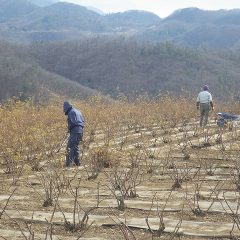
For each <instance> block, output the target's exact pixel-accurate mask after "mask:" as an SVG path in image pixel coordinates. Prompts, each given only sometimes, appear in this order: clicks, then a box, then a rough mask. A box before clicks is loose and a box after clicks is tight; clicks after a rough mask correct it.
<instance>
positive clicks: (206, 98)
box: [197, 85, 214, 127]
mask: <svg viewBox="0 0 240 240" xmlns="http://www.w3.org/2000/svg"><path fill="white" fill-rule="evenodd" d="M197 109H198V110H199V109H200V126H201V127H202V126H206V125H207V123H208V116H209V112H210V110H211V109H212V110H213V109H214V106H213V100H212V95H211V93H210V92H209V87H208V85H205V86H204V87H203V90H202V91H201V92H200V93H199V94H198V97H197Z"/></svg>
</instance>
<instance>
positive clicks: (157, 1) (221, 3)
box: [62, 0, 240, 17]
mask: <svg viewBox="0 0 240 240" xmlns="http://www.w3.org/2000/svg"><path fill="white" fill-rule="evenodd" d="M62 1H63V0H62ZM64 1H68V2H73V3H78V4H81V5H84V6H93V7H96V8H99V9H100V10H102V11H104V12H105V13H108V12H121V11H125V10H130V9H138V10H146V11H151V12H154V13H156V14H158V15H159V16H160V17H166V16H168V15H169V14H171V13H172V12H173V11H174V10H176V9H179V8H186V7H198V8H201V9H209V10H218V9H233V8H240V0H64Z"/></svg>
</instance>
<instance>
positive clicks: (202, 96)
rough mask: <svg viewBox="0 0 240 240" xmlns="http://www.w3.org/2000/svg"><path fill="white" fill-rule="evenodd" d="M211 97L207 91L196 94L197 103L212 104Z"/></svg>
mask: <svg viewBox="0 0 240 240" xmlns="http://www.w3.org/2000/svg"><path fill="white" fill-rule="evenodd" d="M212 101H213V100H212V95H211V93H210V92H208V91H202V92H200V93H199V94H198V97H197V103H208V104H210V103H211V102H212Z"/></svg>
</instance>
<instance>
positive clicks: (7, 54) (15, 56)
mask: <svg viewBox="0 0 240 240" xmlns="http://www.w3.org/2000/svg"><path fill="white" fill-rule="evenodd" d="M0 85H1V88H0V101H4V100H7V99H8V98H10V97H13V96H16V97H21V99H26V98H28V97H34V98H35V99H49V97H51V96H52V95H56V94H57V95H61V96H66V97H72V98H73V97H78V98H86V97H89V96H93V95H99V92H97V91H96V90H93V89H90V88H88V87H85V86H82V85H81V84H79V83H77V82H73V81H71V80H69V79H66V78H65V77H63V76H60V75H58V74H56V73H51V72H49V71H46V70H45V69H43V68H42V67H40V66H39V65H38V64H37V63H36V61H35V60H34V59H33V58H32V57H31V56H30V54H29V52H28V50H27V49H26V48H25V47H24V46H14V45H12V44H9V43H6V42H0Z"/></svg>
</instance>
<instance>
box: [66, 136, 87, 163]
mask: <svg viewBox="0 0 240 240" xmlns="http://www.w3.org/2000/svg"><path fill="white" fill-rule="evenodd" d="M82 136H83V134H82V133H71V134H70V136H69V138H68V144H67V155H66V167H70V166H72V165H74V164H75V165H76V166H80V159H79V153H80V149H79V143H80V141H82Z"/></svg>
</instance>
